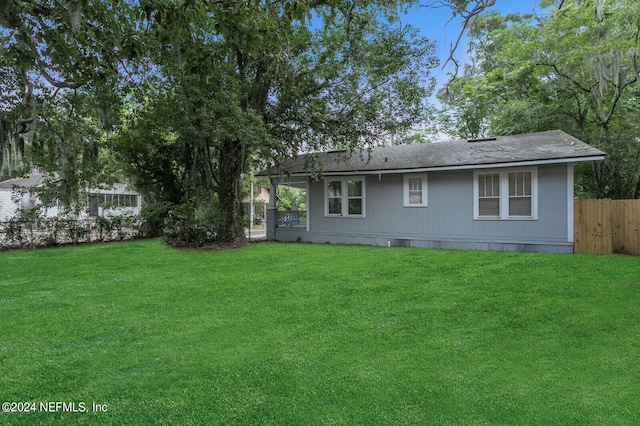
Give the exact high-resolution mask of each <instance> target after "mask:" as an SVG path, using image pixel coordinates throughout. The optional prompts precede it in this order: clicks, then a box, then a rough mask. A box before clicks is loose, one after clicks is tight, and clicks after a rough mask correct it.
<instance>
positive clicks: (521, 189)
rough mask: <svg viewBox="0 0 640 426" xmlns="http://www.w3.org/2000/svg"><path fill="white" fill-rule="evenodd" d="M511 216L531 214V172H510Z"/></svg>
mask: <svg viewBox="0 0 640 426" xmlns="http://www.w3.org/2000/svg"><path fill="white" fill-rule="evenodd" d="M509 216H531V172H512V173H509Z"/></svg>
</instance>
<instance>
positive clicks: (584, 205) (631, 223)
mask: <svg viewBox="0 0 640 426" xmlns="http://www.w3.org/2000/svg"><path fill="white" fill-rule="evenodd" d="M639 228H640V200H575V202H574V249H573V250H574V252H575V253H595V254H611V253H625V254H633V255H640V231H639Z"/></svg>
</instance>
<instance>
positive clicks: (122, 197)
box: [97, 194, 138, 207]
mask: <svg viewBox="0 0 640 426" xmlns="http://www.w3.org/2000/svg"><path fill="white" fill-rule="evenodd" d="M97 198H98V203H100V204H103V203H104V204H105V205H108V207H138V196H137V195H133V194H98V195H97Z"/></svg>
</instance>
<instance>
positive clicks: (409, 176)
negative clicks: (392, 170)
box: [402, 173, 429, 207]
mask: <svg viewBox="0 0 640 426" xmlns="http://www.w3.org/2000/svg"><path fill="white" fill-rule="evenodd" d="M410 179H421V181H422V202H421V203H411V202H410V197H409V194H410V189H409V180H410ZM402 191H403V193H404V207H428V194H429V193H428V188H427V175H426V174H417V173H411V174H406V175H404V181H403V186H402Z"/></svg>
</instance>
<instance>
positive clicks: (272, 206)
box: [267, 179, 278, 241]
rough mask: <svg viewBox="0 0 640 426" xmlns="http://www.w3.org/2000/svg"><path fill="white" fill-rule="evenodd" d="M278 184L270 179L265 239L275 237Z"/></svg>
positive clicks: (270, 239)
mask: <svg viewBox="0 0 640 426" xmlns="http://www.w3.org/2000/svg"><path fill="white" fill-rule="evenodd" d="M277 191H278V186H277V185H276V181H275V180H274V179H271V188H269V204H268V205H267V240H269V241H273V240H275V239H276V227H277V225H278V206H277V204H276V200H277V197H278V194H277Z"/></svg>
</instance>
